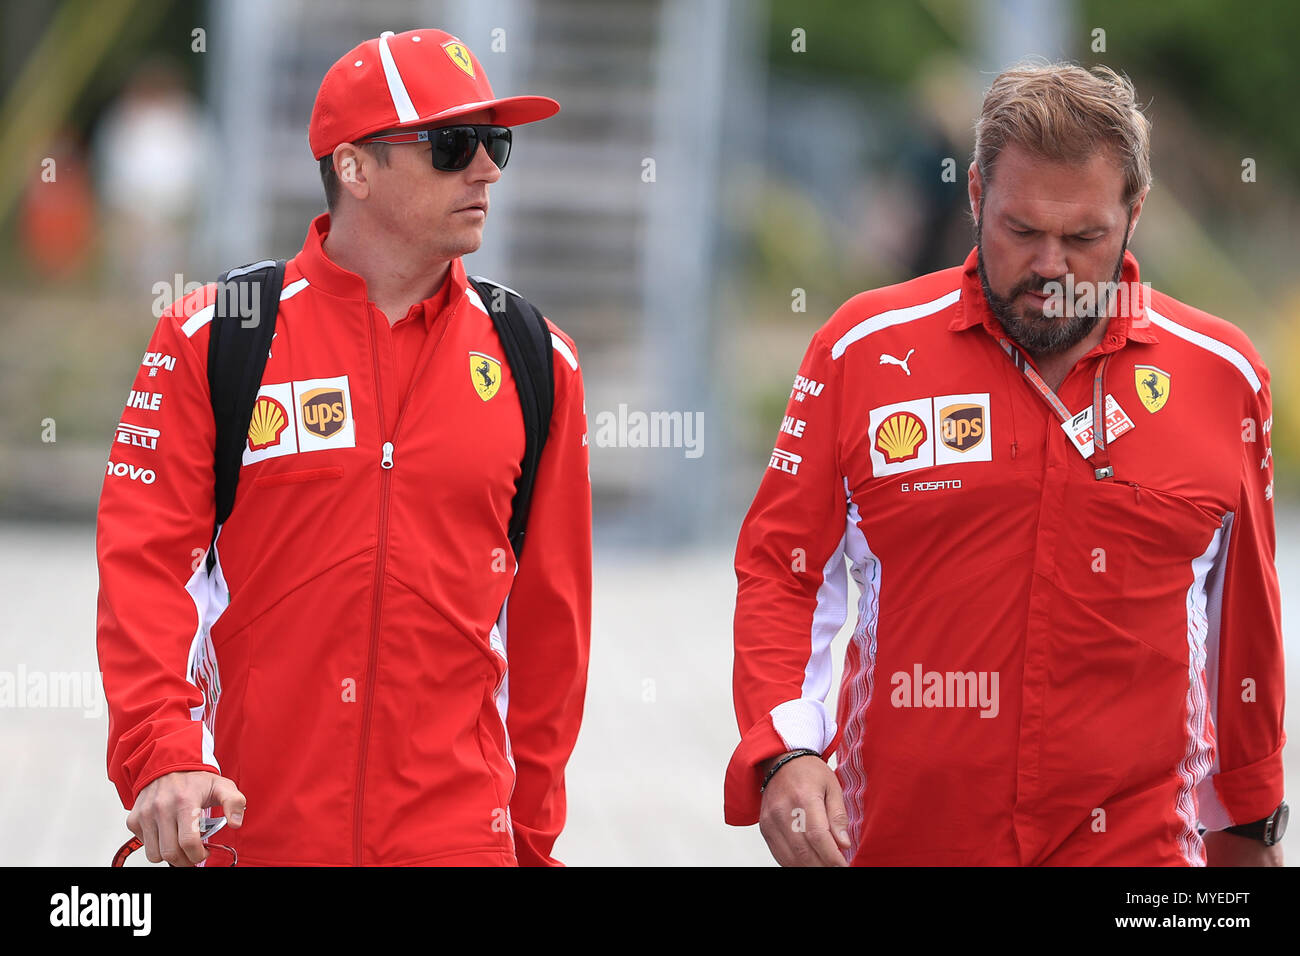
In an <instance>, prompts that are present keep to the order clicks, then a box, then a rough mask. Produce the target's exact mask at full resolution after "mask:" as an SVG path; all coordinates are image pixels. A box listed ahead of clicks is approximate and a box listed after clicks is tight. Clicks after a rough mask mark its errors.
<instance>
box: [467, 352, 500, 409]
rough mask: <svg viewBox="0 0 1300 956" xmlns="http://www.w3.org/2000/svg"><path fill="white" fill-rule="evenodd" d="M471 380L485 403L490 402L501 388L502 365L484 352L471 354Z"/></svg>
mask: <svg viewBox="0 0 1300 956" xmlns="http://www.w3.org/2000/svg"><path fill="white" fill-rule="evenodd" d="M469 380H470V382H472V383H473V385H474V391H476V392H478V397H479V398H481V399H483V401H485V402H486V401H488V400H490V399H491V398H492V396H493V395H495V394H496V393H497V389H498V388H500V387H501V363H500V362H498V361H497V360H496V359H494V358H493V357H492V356H490V355H484V354H483V353H482V352H470V353H469Z"/></svg>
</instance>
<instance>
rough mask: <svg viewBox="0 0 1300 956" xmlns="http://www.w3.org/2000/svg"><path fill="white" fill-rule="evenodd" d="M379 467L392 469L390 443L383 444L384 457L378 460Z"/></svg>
mask: <svg viewBox="0 0 1300 956" xmlns="http://www.w3.org/2000/svg"><path fill="white" fill-rule="evenodd" d="M379 467H381V468H392V467H393V443H392V442H390V441H386V442H384V457H383V458H382V459H380V461H379Z"/></svg>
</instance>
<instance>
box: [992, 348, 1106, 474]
mask: <svg viewBox="0 0 1300 956" xmlns="http://www.w3.org/2000/svg"><path fill="white" fill-rule="evenodd" d="M998 344H999V345H1001V346H1002V351H1004V352H1006V353H1007V358H1009V359H1011V364H1012V365H1014V366H1015V367H1016V368H1018V369H1020V371H1021V372H1022V373H1023V374H1024V376H1025V378H1027V379H1028V380H1029V384H1030V385H1032V386H1033V387H1034V391H1035V392H1037V393H1038V396H1039V397H1040V398H1041V399H1042V400H1043V401H1044V402H1046V403H1047V407H1048V408H1050V409H1051V410H1052V411H1054V412H1056V417H1057V418H1059V419H1060V420H1061V421H1062V422H1068V421H1069V420H1070V419H1071V418H1072V417H1073V416H1072V415H1071V414H1070V410H1069V409H1068V408H1066V407H1065V403H1064V402H1062V401H1061V399H1060V398H1059V397H1058V396H1057V394H1056V393H1055V392H1054V391H1052V387H1051V386H1050V385H1048V384H1047V383H1046V382H1044V381H1043V377H1042V376H1041V375H1039V374H1038V370H1037V369H1035V368H1034V367H1033V365H1031V364H1030V363H1029V361H1028V360H1027V359H1026V358H1025V356H1024V353H1022V352H1021V351H1020V349H1018V348H1016V347H1015V346H1014V345H1012V344H1011V343H1010V342H1009V341H1008V340H1007V339H1006V338H999V339H998ZM1109 363H1110V354H1109V353H1107V354H1106V355H1103V356H1102V358H1101V364H1100V365H1098V366H1097V374H1096V376H1095V377H1094V378H1093V380H1092V443H1093V444H1092V457H1091V458H1090V459H1089V461H1091V462H1092V464H1093V474H1094V475H1095V477H1096V479H1097V480H1098V481H1104V480H1106V479H1108V478H1113V477H1114V476H1115V469H1114V468H1112V467H1111V465H1110V449H1109V448H1107V447H1106V384H1105V382H1106V366H1107V365H1108V364H1109Z"/></svg>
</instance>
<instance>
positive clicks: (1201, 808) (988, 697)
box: [726, 251, 1285, 865]
mask: <svg viewBox="0 0 1300 956" xmlns="http://www.w3.org/2000/svg"><path fill="white" fill-rule="evenodd" d="M1122 279H1123V281H1124V282H1131V283H1136V282H1138V264H1137V260H1136V259H1135V258H1134V257H1133V255H1132V254H1131V253H1128V254H1126V255H1125V259H1124V265H1123V275H1122ZM1144 305H1145V307H1144ZM1002 337H1003V332H1002V329H1001V327H1000V325H999V324H998V323H997V321H996V319H994V317H993V315H992V313H991V312H990V311H989V308H988V305H987V302H986V300H985V298H984V296H983V293H982V290H981V286H980V281H979V277H978V274H977V271H976V254H975V252H974V251H972V252H971V255H970V256H969V257H968V259H967V260H966V263H965V264H964V266H963V267H959V268H953V269H948V270H945V271H942V272H937V273H933V274H931V275H927V276H923V277H921V278H918V279H915V280H913V281H911V282H906V283H903V284H901V285H897V286H891V287H888V288H884V289H877V290H874V291H870V292H865V293H862V294H861V295H858V296H855V297H854V298H853V299H851V300H849V301H848V302H847V303H846V304H845V305H844V306H843V307H842V308H840V309H839V310H838V311H837V312H836V313H835V315H834V316H832V318H831V320H830V321H829V322H828V323H827V324H826V325H825V326H823V327H822V329H821V330H819V331H818V333H817V334H816V335H815V336H814V337H813V340H812V343H811V345H810V346H809V348H808V351H807V354H806V355H805V357H804V360H803V364H802V365H801V367H800V370H799V375H798V377H797V378H796V379H795V387H794V389H793V391H792V393H791V398H790V402H789V404H788V407H787V411H786V417H785V420H784V422H783V424H782V428H781V434H780V436H779V439H778V441H777V444H776V448H775V450H774V452H773V455H772V459H771V462H770V464H769V467H768V469H767V470H766V471H765V472H764V475H763V480H762V483H761V485H760V487H759V489H758V493H757V496H756V497H755V499H754V503H753V506H752V507H751V509H750V511H749V514H748V516H747V517H746V519H745V523H744V527H743V529H742V531H741V534H740V540H739V544H738V546H737V550H736V572H737V577H738V581H739V590H738V596H737V604H736V616H735V671H734V681H733V684H734V693H735V704H736V715H737V720H738V723H739V727H740V732H741V736H742V740H741V743H740V746H739V747H738V748H737V750H736V752H735V755H734V756H733V758H732V760H731V763H730V766H729V768H728V772H727V781H726V818H727V822H729V823H732V824H736V825H746V824H752V823H754V822H756V821H757V819H758V811H759V805H760V794H759V784H760V782H761V780H760V777H759V771H758V767H759V765H760V764H761V763H763V762H764V761H766V760H767V759H769V758H771V757H773V756H776V755H778V754H780V753H782V752H784V751H786V750H789V749H793V748H800V747H808V748H811V749H813V750H816V751H818V752H820V753H823V754H824V755H827V756H829V755H830V754H831V753H832V752H833V753H834V754H835V755H836V759H837V768H836V773H837V775H838V778H839V780H840V782H841V784H842V786H843V789H844V795H845V801H846V804H847V807H848V812H849V818H850V825H849V834H850V838H851V843H852V849H851V851H850V854H849V856H850V859H851V861H852V862H853V863H855V864H920V865H948V864H952V865H962V864H1071V865H1105V864H1120V865H1143V864H1146V865H1150V864H1171V865H1201V864H1203V863H1204V860H1205V852H1204V845H1203V842H1202V840H1201V838H1200V836H1199V835H1198V822H1199V823H1200V824H1202V825H1204V826H1205V827H1207V828H1209V829H1221V828H1223V827H1226V826H1229V825H1231V824H1236V823H1245V822H1249V821H1253V820H1257V819H1260V818H1262V817H1265V816H1267V815H1268V814H1270V813H1271V812H1272V811H1273V810H1274V809H1275V808H1276V807H1277V805H1278V804H1279V803H1280V802H1281V800H1282V797H1283V793H1282V780H1283V770H1282V745H1283V742H1284V740H1285V737H1284V734H1283V730H1282V725H1283V719H1282V718H1283V705H1284V685H1283V677H1284V675H1283V661H1282V634H1281V626H1280V612H1279V594H1278V583H1277V575H1276V570H1275V568H1274V563H1273V559H1274V529H1273V508H1272V489H1273V466H1272V453H1271V450H1270V444H1269V438H1270V434H1269V433H1270V430H1271V427H1272V412H1271V407H1270V397H1269V385H1268V382H1269V379H1268V372H1267V370H1266V369H1265V367H1264V365H1263V363H1262V362H1261V360H1260V358H1259V355H1258V354H1257V353H1256V351H1255V349H1254V348H1253V347H1252V345H1251V343H1250V341H1249V340H1248V339H1247V338H1246V336H1245V335H1244V334H1243V333H1242V332H1240V331H1239V330H1238V329H1237V328H1235V327H1234V326H1232V325H1230V324H1229V323H1227V322H1225V321H1223V320H1222V319H1218V318H1216V317H1214V316H1211V315H1208V314H1206V313H1204V312H1200V311H1198V310H1196V309H1194V308H1191V307H1189V306H1187V305H1184V304H1182V303H1180V302H1177V301H1175V300H1174V299H1171V298H1170V297H1168V296H1166V295H1163V294H1161V293H1159V292H1155V293H1154V294H1153V295H1152V296H1151V297H1150V301H1149V302H1145V300H1142V301H1138V300H1137V299H1134V300H1132V302H1131V304H1130V307H1129V308H1126V309H1124V310H1123V311H1121V312H1120V314H1119V315H1117V316H1116V317H1115V318H1113V319H1112V320H1111V321H1110V325H1109V328H1108V331H1107V334H1106V336H1105V338H1104V339H1103V340H1102V341H1101V343H1100V344H1099V345H1098V346H1097V347H1096V348H1094V349H1093V350H1092V351H1091V352H1090V353H1088V354H1087V355H1086V356H1084V357H1083V359H1081V360H1080V361H1079V363H1078V364H1077V365H1076V367H1075V368H1074V369H1073V370H1072V371H1071V372H1070V373H1069V374H1068V375H1067V376H1066V378H1065V380H1064V382H1063V383H1062V385H1061V388H1060V389H1059V391H1058V393H1057V394H1058V395H1059V397H1060V399H1061V401H1062V402H1063V403H1064V405H1065V406H1066V407H1067V409H1068V412H1069V413H1070V414H1071V415H1074V414H1076V413H1080V412H1083V411H1084V410H1085V409H1089V408H1091V407H1092V405H1093V387H1094V377H1095V375H1096V372H1097V370H1098V367H1099V364H1100V363H1101V361H1102V359H1103V357H1105V356H1109V360H1108V364H1107V367H1106V370H1105V380H1104V393H1105V394H1108V395H1110V396H1111V398H1112V400H1113V402H1114V403H1115V404H1116V405H1118V407H1119V409H1120V410H1121V412H1122V417H1127V419H1128V420H1129V421H1130V422H1131V423H1132V425H1131V427H1127V426H1125V427H1126V428H1127V430H1126V431H1124V432H1122V433H1119V434H1116V435H1115V437H1114V438H1113V439H1112V441H1111V443H1110V444H1109V448H1108V452H1109V456H1110V462H1109V463H1110V466H1111V467H1112V468H1113V477H1109V478H1105V479H1103V480H1098V479H1097V477H1096V474H1095V464H1096V463H1095V462H1091V461H1088V460H1085V458H1084V457H1083V455H1082V454H1081V453H1080V452H1079V451H1078V450H1076V448H1075V447H1074V445H1073V444H1072V443H1071V441H1070V439H1069V438H1068V437H1067V435H1066V433H1065V431H1064V430H1063V429H1062V427H1061V423H1060V420H1059V419H1058V417H1057V416H1056V414H1055V413H1054V412H1053V411H1052V409H1051V408H1049V406H1048V405H1047V403H1046V402H1044V401H1043V399H1042V397H1041V396H1040V395H1039V394H1038V392H1037V391H1036V390H1035V389H1034V387H1033V386H1032V385H1031V383H1030V382H1029V381H1028V380H1027V379H1026V377H1025V376H1024V375H1023V374H1022V373H1021V371H1020V369H1019V368H1017V366H1016V365H1015V364H1014V363H1013V361H1012V360H1011V358H1010V357H1009V356H1008V354H1007V352H1006V351H1004V348H1003V347H1002V346H1001V345H1000V344H999V338H1002ZM1118 417H1120V416H1117V418H1118ZM846 559H847V563H848V565H849V567H850V573H851V575H852V577H853V579H854V581H855V582H856V583H857V585H858V589H859V594H860V597H859V598H858V600H857V607H856V620H857V623H856V626H855V627H854V629H853V633H852V637H851V639H850V642H849V646H848V651H847V657H846V660H845V668H844V677H843V680H842V683H841V686H840V693H839V699H838V704H837V705H831V704H828V703H826V699H827V696H828V694H829V692H830V684H831V658H830V642H831V638H832V637H833V636H834V635H835V634H836V632H837V631H838V630H839V628H840V626H841V625H842V624H843V622H844V620H845V616H846V610H847V603H848V589H847V582H846V578H845V564H846Z"/></svg>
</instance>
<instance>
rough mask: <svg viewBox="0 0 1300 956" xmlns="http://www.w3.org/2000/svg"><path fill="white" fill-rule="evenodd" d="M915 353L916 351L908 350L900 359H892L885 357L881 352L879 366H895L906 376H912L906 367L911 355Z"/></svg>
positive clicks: (891, 357)
mask: <svg viewBox="0 0 1300 956" xmlns="http://www.w3.org/2000/svg"><path fill="white" fill-rule="evenodd" d="M915 351H916V349H908V350H907V354H906V355H904V356H903V357H902V358H901V359H897V358H894V357H893V356H892V355H886V354H885V353H883V352H882V353H881V355H880V364H881V365H897V366H898V367H899V368H901V369H902V370H903V371H904V372H906V373H907V374H908V375H911V374H912V370H911V369H910V368H908V367H907V360H908V359H910V358H911V357H912V353H913V352H915Z"/></svg>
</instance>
